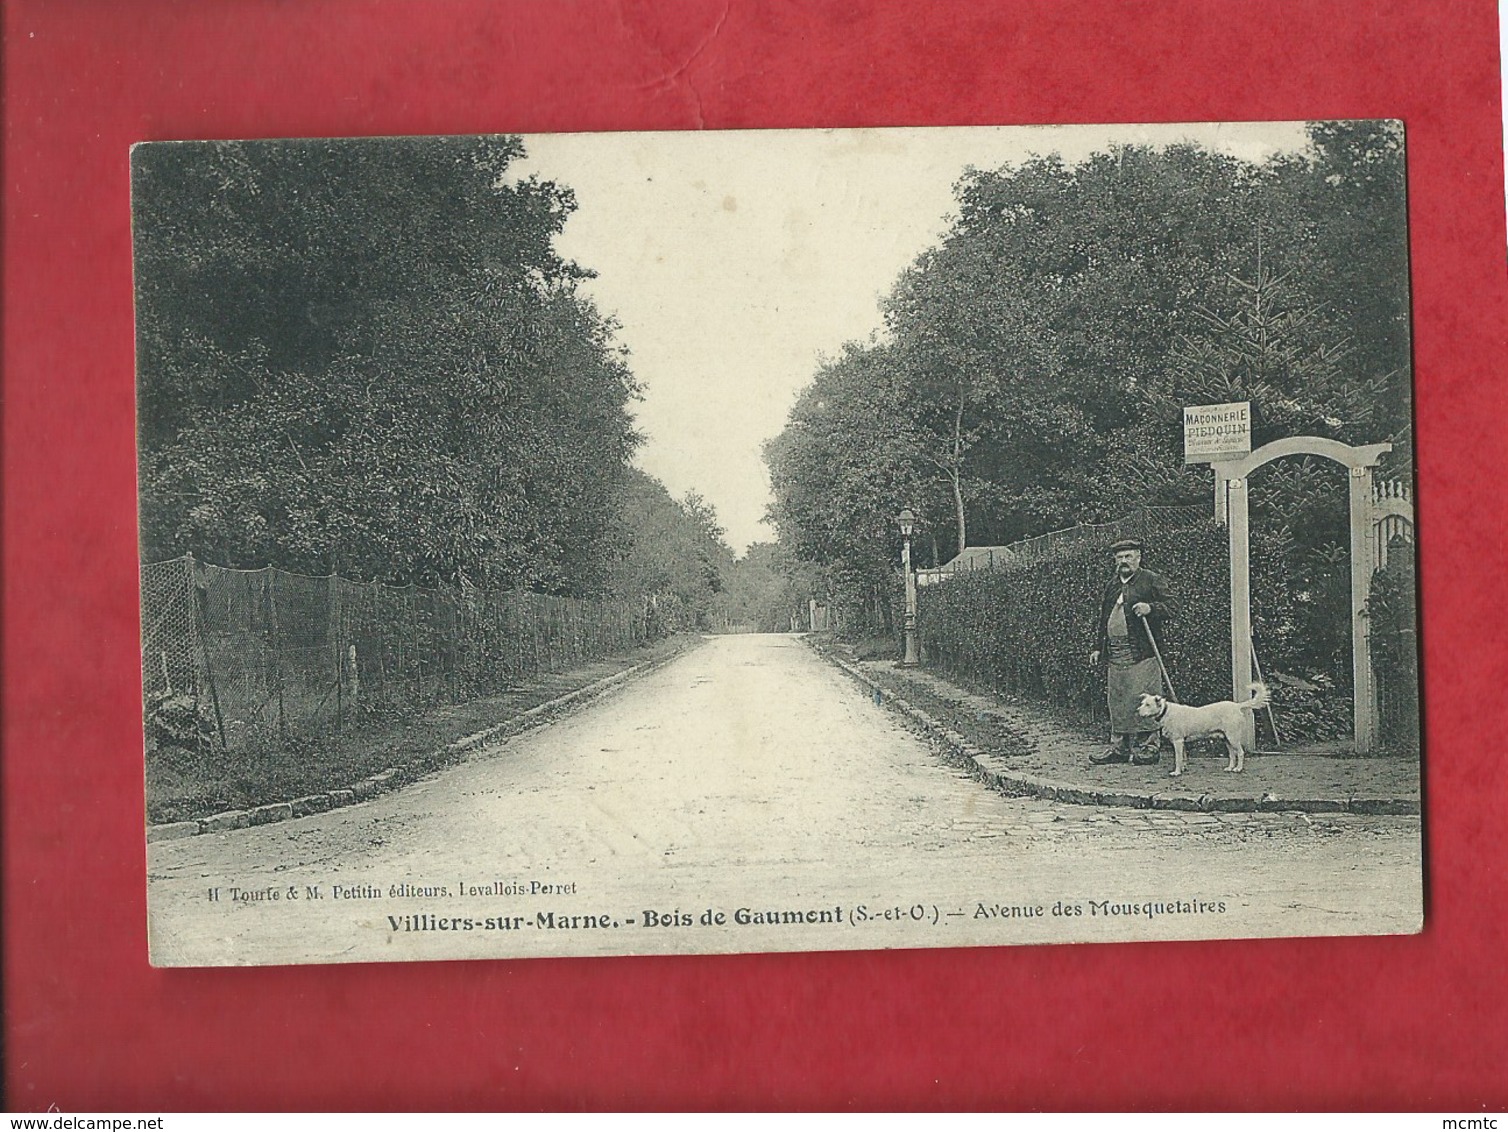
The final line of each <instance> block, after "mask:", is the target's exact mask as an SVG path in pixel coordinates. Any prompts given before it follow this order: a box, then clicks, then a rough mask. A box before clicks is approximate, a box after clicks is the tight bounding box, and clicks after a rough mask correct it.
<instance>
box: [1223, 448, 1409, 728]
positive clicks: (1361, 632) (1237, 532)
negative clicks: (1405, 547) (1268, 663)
mask: <svg viewBox="0 0 1508 1132" xmlns="http://www.w3.org/2000/svg"><path fill="white" fill-rule="evenodd" d="M1392 448H1393V446H1392V445H1391V444H1362V445H1355V446H1353V445H1350V444H1342V443H1341V442H1340V441H1338V440H1328V439H1326V438H1324V437H1319V436H1289V437H1284V438H1283V439H1282V440H1274V441H1273V442H1272V443H1271V444H1264V445H1263V446H1262V447H1261V448H1258V449H1257V450H1256V451H1255V452H1253V453H1251V454H1250V455H1249V456H1244V457H1242V458H1241V459H1239V460H1227V461H1222V462H1219V463H1215V464H1213V465H1211V467H1212V468H1213V469H1214V472H1215V518H1216V521H1217V522H1223V523H1224V524H1225V528H1226V532H1227V535H1228V537H1229V541H1230V627H1231V642H1230V657H1231V698H1232V699H1235V700H1243V699H1246V698H1247V696H1249V695H1250V694H1251V693H1250V691H1249V689H1250V687H1251V670H1252V662H1251V657H1252V647H1251V530H1250V514H1249V511H1248V506H1247V503H1248V500H1247V491H1246V487H1247V479H1248V478H1249V477H1250V475H1251V473H1252V472H1254V471H1256V470H1257V469H1258V468H1260V467H1262V466H1263V465H1264V464H1268V463H1271V462H1272V461H1273V460H1277V459H1280V458H1281V457H1283V456H1323V457H1325V458H1326V459H1329V460H1334V461H1336V462H1337V463H1339V464H1342V465H1344V467H1345V468H1346V472H1347V481H1348V486H1349V495H1350V504H1351V686H1352V695H1353V708H1352V719H1353V720H1354V729H1355V740H1356V753H1357V754H1359V755H1368V754H1371V753H1372V752H1373V751H1374V750H1375V749H1376V747H1377V691H1376V681H1375V677H1374V675H1373V672H1372V652H1371V649H1370V647H1369V638H1370V635H1371V631H1370V626H1369V625H1368V623H1367V617H1366V604H1367V595H1368V593H1369V591H1370V589H1371V585H1372V563H1373V562H1375V561H1376V556H1377V547H1376V540H1377V526H1376V519H1375V516H1374V514H1373V510H1374V506H1375V503H1374V490H1373V484H1372V472H1373V469H1374V468H1376V466H1377V463H1378V461H1379V460H1381V459H1382V457H1383V454H1384V453H1387V452H1390V451H1392Z"/></svg>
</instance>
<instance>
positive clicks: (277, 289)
mask: <svg viewBox="0 0 1508 1132" xmlns="http://www.w3.org/2000/svg"><path fill="white" fill-rule="evenodd" d="M522 152H523V149H522V144H521V142H520V141H519V140H518V139H516V138H479V139H448V138H447V139H437V138H429V139H385V140H376V141H352V140H346V141H310V142H265V143H257V142H235V143H228V142H227V143H182V144H167V145H154V146H142V147H138V148H137V150H136V151H135V152H134V154H133V206H134V210H135V211H134V219H135V239H136V270H137V279H138V359H139V360H138V368H139V416H140V422H141V424H140V441H141V459H142V474H141V483H142V531H143V553H144V554H146V555H148V556H151V557H162V556H167V555H171V554H179V553H183V552H185V551H193V552H195V553H197V554H200V555H202V556H204V557H207V558H209V559H211V560H214V561H218V562H222V563H224V564H227V565H237V566H255V565H262V564H266V563H269V562H272V563H276V564H279V565H282V566H286V567H289V568H292V569H298V570H305V571H309V572H326V571H332V570H338V571H341V572H344V573H349V574H355V575H360V576H366V577H375V578H383V579H386V580H389V581H396V582H406V581H423V582H434V581H439V580H450V581H457V580H463V579H464V580H467V581H471V582H474V583H477V584H483V585H489V586H507V585H527V586H532V587H534V588H538V589H542V590H548V591H557V592H573V593H591V592H598V591H600V590H601V589H602V587H603V586H604V585H605V583H606V574H607V569H608V565H609V560H610V550H611V540H610V533H611V521H612V518H613V515H614V514H615V508H616V505H617V490H618V483H619V482H620V481H621V479H622V476H623V474H624V472H625V469H626V467H627V462H628V459H629V457H630V455H631V454H632V452H633V449H634V447H635V446H636V444H637V443H638V437H637V435H636V434H635V432H634V430H633V428H632V424H631V420H630V417H629V412H628V404H629V401H630V400H631V399H632V398H633V397H634V396H635V395H636V393H637V385H636V383H635V381H634V378H633V376H632V373H631V372H630V370H629V368H628V364H627V359H626V356H625V354H624V352H623V351H622V350H621V348H620V347H618V346H617V344H616V343H615V341H614V328H613V327H612V325H611V324H609V323H607V322H606V321H604V320H603V319H602V318H601V317H600V316H599V315H598V314H597V312H596V311H595V310H594V309H593V308H592V306H591V304H590V303H589V302H588V301H587V300H586V299H585V298H584V297H583V296H581V295H580V294H579V293H578V291H577V283H578V281H579V280H580V279H581V278H583V277H584V276H585V275H586V274H587V273H586V272H585V271H584V270H583V269H581V268H579V267H577V266H576V265H574V264H571V263H568V262H566V261H564V260H562V259H561V258H560V257H559V256H558V255H557V254H556V252H555V250H554V247H553V240H554V238H555V236H556V235H557V234H558V233H559V232H560V231H561V229H562V226H563V225H564V223H565V221H566V218H567V217H568V216H569V214H570V212H571V211H572V209H573V208H574V200H573V198H572V196H571V194H570V192H569V190H567V189H565V188H563V187H561V186H558V185H555V184H552V183H550V182H545V181H537V180H532V179H531V180H525V181H510V180H508V177H507V172H508V170H509V167H510V166H511V165H512V163H513V162H514V161H515V160H516V159H517V158H518V157H519V156H520V155H521V154H522Z"/></svg>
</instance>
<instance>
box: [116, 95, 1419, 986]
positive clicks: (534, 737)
mask: <svg viewBox="0 0 1508 1132" xmlns="http://www.w3.org/2000/svg"><path fill="white" fill-rule="evenodd" d="M1404 144H1405V140H1404V134H1403V129H1402V126H1401V124H1400V123H1397V122H1392V121H1339V122H1334V121H1316V122H1281V123H1239V124H1237V123H1203V124H1200V123H1195V124H1186V125H1149V126H1106V127H1097V126H1071V127H1068V126H1063V127H1059V126H1054V127H1031V128H1023V127H1012V128H1006V127H1000V128H981V127H970V128H946V129H867V130H809V131H740V132H726V133H720V132H685V133H659V134H654V133H646V134H633V133H625V134H595V135H586V134H581V135H549V136H525V137H515V136H488V137H426V138H385V139H319V140H286V141H237V142H226V141H183V142H157V143H146V144H142V145H139V146H137V147H136V148H135V149H134V150H133V151H132V155H131V172H132V213H133V226H134V249H135V287H136V312H137V366H138V373H137V380H138V407H139V413H138V437H139V445H140V452H139V455H140V463H139V468H140V492H141V496H140V507H141V509H140V521H141V554H142V558H141V582H142V589H141V594H142V622H141V625H142V654H141V660H142V683H143V707H144V725H145V728H144V740H145V744H144V745H145V782H146V853H147V868H148V882H147V883H148V889H147V905H148V917H149V938H150V946H151V960H152V962H153V963H154V964H157V965H160V966H210V965H230V964H287V963H332V962H371V961H386V960H391V961H410V960H432V959H484V958H501V957H529V956H577V955H629V954H662V953H717V952H752V951H806V950H845V949H862V948H894V947H909V948H915V947H929V948H930V947H960V946H995V945H1005V944H1029V943H1074V942H1116V941H1128V940H1185V939H1226V938H1250V937H1260V936H1297V935H1362V934H1386V933H1406V932H1415V931H1418V930H1419V929H1420V927H1421V924H1422V918H1423V864H1422V840H1421V829H1420V822H1421V814H1420V790H1419V783H1420V732H1419V702H1418V698H1419V692H1418V687H1419V684H1418V676H1417V657H1418V646H1417V639H1416V624H1417V613H1416V608H1415V584H1414V573H1413V571H1414V522H1413V497H1412V496H1413V492H1412V482H1413V467H1412V450H1413V442H1412V427H1411V422H1412V408H1411V380H1412V375H1411V370H1410V340H1409V289H1408V233H1407V228H1406V198H1405V176H1404V169H1405V162H1404Z"/></svg>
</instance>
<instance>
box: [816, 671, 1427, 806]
mask: <svg viewBox="0 0 1508 1132" xmlns="http://www.w3.org/2000/svg"><path fill="white" fill-rule="evenodd" d="M813 651H815V652H816V653H817V654H818V655H819V656H821V657H822V658H823V659H825V660H827V661H829V662H831V663H832V664H835V665H837V667H838V668H840V669H842V670H843V671H844V672H846V673H848V675H850V676H852V677H853V678H854V679H855V680H857V681H858V682H859V683H861V684H863V685H864V686H865V687H866V688H868V689H869V690H870V691H871V692H872V693H874V699H875V702H876V703H879V704H881V705H883V706H885V707H888V708H890V709H892V710H894V711H899V712H901V713H902V714H904V715H907V716H910V717H911V718H912V719H914V720H916V722H917V723H919V724H920V725H921V726H922V727H923V728H924V729H925V730H926V731H927V732H928V733H929V734H930V735H932V737H933V738H935V739H939V740H941V741H942V742H943V743H945V744H947V746H948V747H950V748H951V749H952V751H953V753H954V754H955V755H956V756H957V757H959V758H960V759H962V760H963V761H964V763H965V764H966V766H967V768H968V770H969V773H970V774H971V775H972V777H973V778H974V779H976V780H977V781H979V782H982V783H984V784H985V785H986V786H989V787H991V788H993V789H995V790H999V791H1000V792H1001V793H1002V794H1008V795H1010V796H1012V797H1018V798H1019V797H1032V798H1043V799H1046V800H1047V801H1050V802H1067V803H1070V804H1072V805H1076V806H1121V807H1126V808H1129V809H1138V810H1182V811H1185V812H1190V813H1248V814H1249V813H1293V812H1296V811H1299V812H1304V813H1310V814H1341V813H1351V814H1383V815H1391V816H1405V815H1412V816H1417V815H1418V813H1419V802H1418V801H1417V800H1415V799H1413V798H1363V797H1358V796H1349V797H1346V798H1274V797H1270V796H1264V797H1261V798H1212V797H1210V796H1209V795H1208V794H1197V795H1196V794H1184V793H1166V794H1165V793H1160V792H1152V793H1147V792H1143V791H1137V790H1126V789H1112V790H1101V789H1095V788H1093V787H1084V786H1076V785H1074V784H1072V783H1067V782H1058V781H1056V780H1054V779H1048V778H1040V777H1038V776H1037V775H1034V774H1026V773H1023V772H1021V771H1005V770H996V769H994V768H992V767H991V766H989V765H988V762H989V760H990V757H991V756H989V755H988V754H986V753H985V752H983V751H981V750H980V749H979V748H978V747H976V746H974V745H973V744H972V743H970V742H968V740H966V739H965V738H964V736H963V735H961V734H959V733H958V732H957V731H954V730H953V729H952V728H950V727H947V726H945V725H943V724H942V723H939V722H938V721H937V720H936V719H934V718H932V716H930V715H929V714H927V712H925V711H923V710H922V709H921V708H918V707H916V706H914V705H913V704H910V703H908V702H907V701H906V700H905V699H904V698H902V697H901V696H898V695H896V694H895V693H894V692H892V691H890V690H889V689H888V688H886V687H885V686H884V685H883V684H880V683H879V682H878V681H875V680H871V679H870V678H869V676H868V675H866V674H865V673H864V671H863V670H862V669H860V668H859V667H857V666H856V665H854V664H851V663H849V662H848V661H846V660H843V659H842V658H841V657H836V656H833V655H831V654H829V653H824V652H823V651H822V650H821V649H816V648H814V649H813Z"/></svg>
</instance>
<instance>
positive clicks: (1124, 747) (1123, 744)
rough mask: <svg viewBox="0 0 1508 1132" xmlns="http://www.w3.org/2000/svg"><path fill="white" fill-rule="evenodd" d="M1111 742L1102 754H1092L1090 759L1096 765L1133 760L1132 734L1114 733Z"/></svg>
mask: <svg viewBox="0 0 1508 1132" xmlns="http://www.w3.org/2000/svg"><path fill="white" fill-rule="evenodd" d="M1110 738H1111V740H1112V742H1111V744H1110V746H1109V747H1108V748H1106V750H1105V753H1104V754H1102V755H1090V756H1089V761H1090V762H1092V763H1093V764H1094V765H1095V766H1104V765H1105V764H1106V763H1124V762H1130V761H1131V736H1129V735H1112V736H1111V737H1110Z"/></svg>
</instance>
